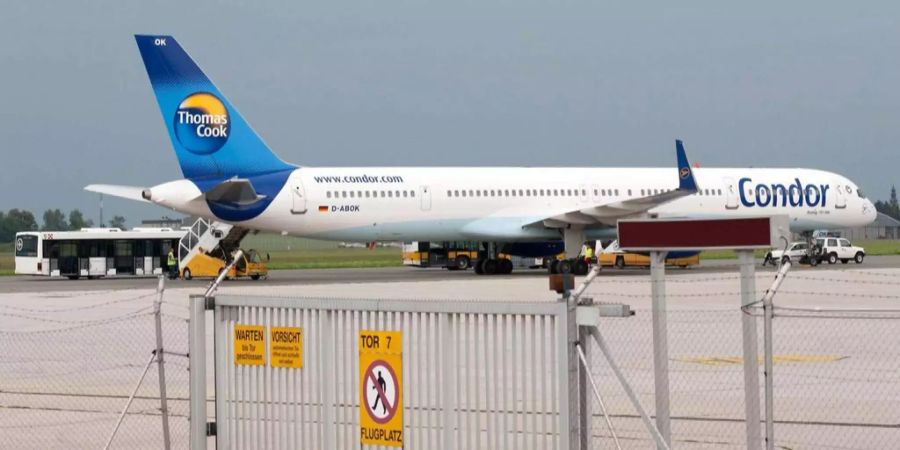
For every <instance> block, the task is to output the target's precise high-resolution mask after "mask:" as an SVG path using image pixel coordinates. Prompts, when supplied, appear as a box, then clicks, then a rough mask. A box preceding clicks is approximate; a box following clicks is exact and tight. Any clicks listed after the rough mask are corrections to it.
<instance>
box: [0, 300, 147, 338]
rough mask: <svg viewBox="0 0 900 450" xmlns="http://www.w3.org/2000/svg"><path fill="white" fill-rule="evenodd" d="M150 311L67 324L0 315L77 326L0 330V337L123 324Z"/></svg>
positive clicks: (50, 320) (0, 314)
mask: <svg viewBox="0 0 900 450" xmlns="http://www.w3.org/2000/svg"><path fill="white" fill-rule="evenodd" d="M152 309H153V306H148V307H146V308H141V309H139V310H137V311H133V312H130V313H128V314H125V315H121V316H115V317H109V318H105V319H96V320H82V321H69V322H66V321H60V320H53V319H41V318H34V317H30V316H25V315H19V314H7V313H0V316H10V317H16V318H27V319H32V320H38V321H44V322H52V323H61V324H70V323H75V324H77V325H74V326H71V327H64V328H52V329H44V330H21V331H10V330H0V336H2V335H22V334H39V333H59V332H63V331H71V330H78V329H83V328H90V327H95V326H100V325H105V324H110V323H115V322H124V321H126V320H129V319H133V318H136V317H143V316H152V315H153V312H152ZM148 310H151V311H150V312H148Z"/></svg>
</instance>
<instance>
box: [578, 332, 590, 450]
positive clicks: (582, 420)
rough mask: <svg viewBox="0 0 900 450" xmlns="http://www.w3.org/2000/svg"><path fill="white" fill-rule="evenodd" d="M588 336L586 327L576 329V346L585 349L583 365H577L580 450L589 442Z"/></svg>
mask: <svg viewBox="0 0 900 450" xmlns="http://www.w3.org/2000/svg"><path fill="white" fill-rule="evenodd" d="M589 336H590V331H589V330H587V327H578V345H579V346H580V347H581V348H582V349H585V351H583V356H584V364H579V365H578V429H579V430H580V432H579V435H580V437H579V440H578V445H579V447H578V448H580V449H581V450H588V449H589V448H590V442H591V441H590V439H591V420H590V417H591V410H590V408H589V407H588V405H589V401H588V398H589V396H588V390H587V384H588V376H589V375H588V370H590V362H591V360H590V358H591V353H590V352H589V351H587V350H586V349H587V348H588V347H587V345H588V337H589ZM576 350H577V349H576Z"/></svg>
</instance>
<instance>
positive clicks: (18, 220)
mask: <svg viewBox="0 0 900 450" xmlns="http://www.w3.org/2000/svg"><path fill="white" fill-rule="evenodd" d="M93 226H94V221H93V220H91V219H85V218H84V214H83V213H82V212H81V211H79V210H78V209H73V210H72V211H70V212H69V215H68V217H67V216H66V214H65V213H63V212H62V211H61V210H60V209H48V210H46V211H44V216H43V223H42V224H41V225H40V226H38V222H37V220H36V219H35V217H34V214H32V213H31V211H27V210H24V209H18V208H13V209H10V210H9V211H6V212H3V211H0V242H12V241H13V239H15V237H16V233H18V232H20V231H38V230H41V231H45V230H46V231H68V230H80V229H82V228H90V227H93ZM100 226H101V227H103V226H109V227H110V228H122V229H124V228H125V218H124V217H122V216H113V218H112V219H111V220H110V221H109V224H108V225H104V224H102V223H101V224H100Z"/></svg>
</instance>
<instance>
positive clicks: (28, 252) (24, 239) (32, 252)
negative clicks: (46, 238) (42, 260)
mask: <svg viewBox="0 0 900 450" xmlns="http://www.w3.org/2000/svg"><path fill="white" fill-rule="evenodd" d="M37 255H38V238H37V236H27V235H24V236H19V237H17V238H16V256H20V257H22V256H31V257H34V256H37Z"/></svg>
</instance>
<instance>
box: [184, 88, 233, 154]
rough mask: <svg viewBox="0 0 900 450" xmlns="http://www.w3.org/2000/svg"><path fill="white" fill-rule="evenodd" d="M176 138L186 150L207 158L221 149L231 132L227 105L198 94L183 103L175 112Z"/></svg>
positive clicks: (204, 94)
mask: <svg viewBox="0 0 900 450" xmlns="http://www.w3.org/2000/svg"><path fill="white" fill-rule="evenodd" d="M174 121H175V124H174V127H175V136H176V137H178V142H181V145H182V146H184V148H186V149H188V150H189V151H190V152H192V153H196V154H198V155H208V154H210V153H213V152H215V151H216V150H218V149H220V148H222V146H223V145H225V141H227V140H228V134H229V133H230V132H231V120H230V118H229V117H228V109H226V108H225V104H224V103H222V101H221V100H219V98H218V97H216V96H215V95H213V94H210V93H208V92H198V93H196V94H191V95H189V96H187V97H186V98H185V99H184V100H182V101H181V104H179V105H178V109H177V110H176V111H175V118H174Z"/></svg>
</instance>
